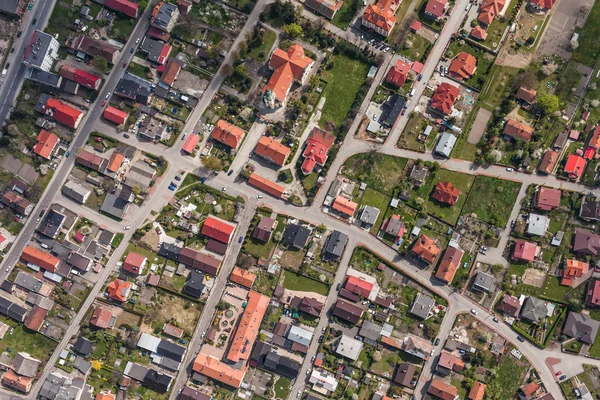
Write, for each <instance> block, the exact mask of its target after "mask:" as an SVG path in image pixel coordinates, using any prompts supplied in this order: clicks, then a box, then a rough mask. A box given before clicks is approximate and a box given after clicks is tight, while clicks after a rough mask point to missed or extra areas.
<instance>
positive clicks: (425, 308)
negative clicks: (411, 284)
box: [408, 293, 435, 319]
mask: <svg viewBox="0 0 600 400" xmlns="http://www.w3.org/2000/svg"><path fill="white" fill-rule="evenodd" d="M433 306H435V300H434V299H433V298H431V297H429V296H427V295H424V294H422V293H417V297H415V300H414V301H413V303H412V304H411V306H410V308H409V309H408V313H409V314H412V315H414V316H415V317H417V318H420V319H425V318H427V317H428V316H429V313H430V312H431V309H432V308H433Z"/></svg>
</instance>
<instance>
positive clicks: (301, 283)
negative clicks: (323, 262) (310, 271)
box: [283, 270, 329, 296]
mask: <svg viewBox="0 0 600 400" xmlns="http://www.w3.org/2000/svg"><path fill="white" fill-rule="evenodd" d="M283 287H284V288H286V289H290V290H298V291H300V292H315V293H319V294H322V295H323V296H327V293H329V287H327V285H325V284H324V283H321V282H318V281H315V280H313V279H310V278H306V277H304V276H302V275H298V274H295V273H293V272H291V271H287V270H285V271H284V272H283Z"/></svg>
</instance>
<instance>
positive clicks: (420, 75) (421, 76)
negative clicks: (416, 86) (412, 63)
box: [417, 74, 423, 82]
mask: <svg viewBox="0 0 600 400" xmlns="http://www.w3.org/2000/svg"><path fill="white" fill-rule="evenodd" d="M421 79H423V74H419V78H418V79H417V80H418V81H419V82H421Z"/></svg>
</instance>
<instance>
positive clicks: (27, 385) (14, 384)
mask: <svg viewBox="0 0 600 400" xmlns="http://www.w3.org/2000/svg"><path fill="white" fill-rule="evenodd" d="M0 7H2V6H1V5H0ZM32 384H33V378H29V377H26V376H19V375H17V374H16V373H15V372H14V371H13V370H12V369H8V370H6V372H5V373H4V375H2V385H4V386H6V387H8V388H11V389H13V390H16V391H18V392H21V393H25V394H27V393H29V391H30V390H31V385H32Z"/></svg>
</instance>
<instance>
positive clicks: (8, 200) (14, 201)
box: [2, 191, 33, 217]
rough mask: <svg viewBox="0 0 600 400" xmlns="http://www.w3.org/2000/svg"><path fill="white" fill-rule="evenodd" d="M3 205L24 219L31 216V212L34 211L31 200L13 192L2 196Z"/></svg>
mask: <svg viewBox="0 0 600 400" xmlns="http://www.w3.org/2000/svg"><path fill="white" fill-rule="evenodd" d="M2 204H4V205H5V206H7V207H8V208H10V209H11V210H13V211H14V212H16V213H17V214H20V215H22V216H24V217H27V216H28V215H29V214H31V211H32V210H33V204H31V203H30V202H29V200H27V199H25V198H24V197H21V196H20V195H19V194H18V193H17V192H13V191H8V192H6V193H4V195H3V196H2Z"/></svg>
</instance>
